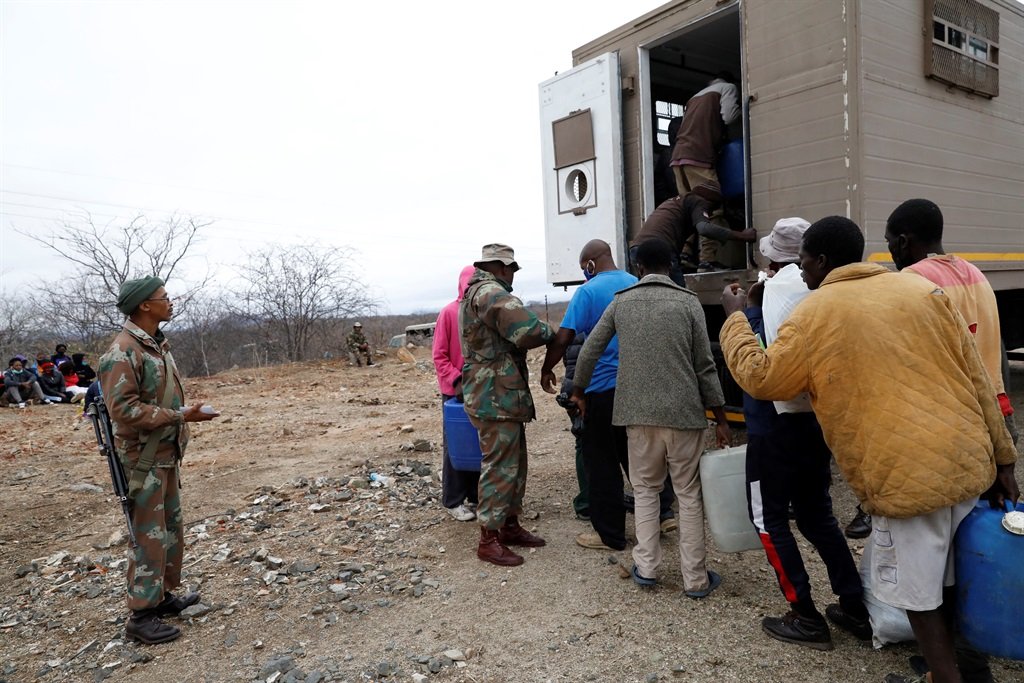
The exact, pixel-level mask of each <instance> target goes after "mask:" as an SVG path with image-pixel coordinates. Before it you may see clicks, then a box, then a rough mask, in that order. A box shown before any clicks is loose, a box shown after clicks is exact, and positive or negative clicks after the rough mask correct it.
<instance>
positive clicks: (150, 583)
mask: <svg viewBox="0 0 1024 683" xmlns="http://www.w3.org/2000/svg"><path fill="white" fill-rule="evenodd" d="M163 285H164V283H163V281H162V280H160V278H157V277H149V278H143V279H140V280H129V281H127V282H125V283H124V284H123V285H121V290H120V295H119V297H118V301H117V307H118V308H119V309H120V310H121V312H122V313H124V314H125V315H127V316H129V319H128V320H127V321H126V322H125V324H124V328H123V329H122V330H121V332H120V333H119V334H118V335H117V337H116V338H115V339H114V341H113V343H112V344H111V345H110V348H109V349H108V350H107V352H106V353H105V354H103V357H102V358H101V359H100V363H99V381H100V385H101V388H102V392H103V400H104V403H106V406H107V410H108V412H109V413H110V419H111V422H113V426H114V437H115V441H116V444H115V445H116V448H117V452H118V456H119V457H120V459H121V464H122V466H123V467H124V469H125V476H126V478H128V479H129V495H130V496H131V498H132V525H133V526H134V528H135V535H136V539H137V547H136V548H134V549H133V551H132V555H131V557H130V559H129V563H128V608H129V609H130V610H131V617H130V618H129V619H128V623H127V624H126V625H125V635H126V636H127V637H128V638H129V639H132V640H137V641H139V642H142V643H147V644H153V643H165V642H168V641H171V640H174V639H175V638H177V637H178V636H179V635H181V631H180V630H179V629H178V628H177V627H175V626H172V625H170V624H167V623H164V622H163V621H161V620H160V617H166V616H176V615H178V614H179V613H180V612H181V611H182V610H183V609H185V608H186V607H188V606H189V605H194V604H195V603H197V602H199V594H198V593H189V594H186V595H182V596H180V597H176V596H175V595H174V594H173V593H171V591H172V590H173V589H175V588H177V587H178V586H179V585H180V584H181V560H182V554H183V551H184V537H183V530H182V517H181V501H180V498H179V495H178V464H179V462H180V461H181V457H182V455H183V454H184V452H185V446H186V444H187V443H188V426H187V425H186V424H185V423H186V422H200V421H205V420H211V419H213V418H214V417H216V414H215V413H208V412H203V411H202V410H201V408H202V403H196V404H194V405H193V406H191V407H190V408H187V409H182V403H183V401H184V392H183V390H182V385H181V379H180V377H179V376H178V372H177V368H176V367H175V365H174V359H173V358H172V357H171V353H170V351H169V350H168V347H167V342H166V341H165V339H164V335H163V333H162V332H161V331H160V329H159V325H160V323H162V322H166V321H168V320H170V319H171V315H172V314H173V312H174V304H173V303H171V299H170V297H168V296H167V291H166V290H165V289H164V286H163ZM168 382H170V383H172V384H171V387H170V388H168ZM151 439H158V442H157V444H156V445H155V447H151V448H149V449H148V450H147V449H146V446H145V444H147V443H148V442H149V441H150V440H151ZM147 458H151V459H152V462H151V463H149V465H148V466H147V464H146V460H147Z"/></svg>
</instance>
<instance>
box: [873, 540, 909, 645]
mask: <svg viewBox="0 0 1024 683" xmlns="http://www.w3.org/2000/svg"><path fill="white" fill-rule="evenodd" d="M874 545H875V543H874V538H873V537H872V538H869V539H868V542H867V543H865V544H864V556H863V557H861V560H860V580H861V583H863V584H864V606H865V607H867V608H868V616H869V617H870V619H871V644H872V645H873V646H874V647H875V649H876V650H877V649H878V648H881V647H883V646H885V645H889V644H891V643H905V642H907V641H909V640H914V631H913V629H911V628H910V620H909V619H908V618H907V612H906V610H902V609H900V608H899V607H893V606H892V605H887V604H886V603H884V602H882V601H881V600H879V599H878V598H876V597H875V594H874V591H873V590H872V586H873V577H872V575H871V552H872V548H873V547H874Z"/></svg>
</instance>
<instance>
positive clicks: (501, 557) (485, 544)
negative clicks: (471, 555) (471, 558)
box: [476, 527, 523, 567]
mask: <svg viewBox="0 0 1024 683" xmlns="http://www.w3.org/2000/svg"><path fill="white" fill-rule="evenodd" d="M476 556H477V557H479V558H480V559H481V560H483V561H484V562H490V563H491V564H496V565H500V566H502V567H518V566H519V565H521V564H522V563H523V558H522V557H520V556H519V555H516V554H515V553H514V552H512V551H511V550H509V549H508V548H506V547H505V546H503V545H502V544H501V541H499V540H498V530H497V529H488V528H487V527H480V543H479V545H477V547H476Z"/></svg>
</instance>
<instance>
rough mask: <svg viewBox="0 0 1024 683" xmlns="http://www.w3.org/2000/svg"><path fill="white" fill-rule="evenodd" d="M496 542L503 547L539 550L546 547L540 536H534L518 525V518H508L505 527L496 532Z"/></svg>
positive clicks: (545, 542)
mask: <svg viewBox="0 0 1024 683" xmlns="http://www.w3.org/2000/svg"><path fill="white" fill-rule="evenodd" d="M498 540H499V541H501V543H502V544H504V545H521V546H525V547H527V548H540V547H542V546H544V545H547V541H545V540H544V539H543V538H541V537H540V536H535V535H534V534H531V533H530V532H529V531H527V530H526V529H524V528H523V527H522V526H520V525H519V518H518V517H509V518H507V519H506V520H505V526H503V527H501V531H499V532H498Z"/></svg>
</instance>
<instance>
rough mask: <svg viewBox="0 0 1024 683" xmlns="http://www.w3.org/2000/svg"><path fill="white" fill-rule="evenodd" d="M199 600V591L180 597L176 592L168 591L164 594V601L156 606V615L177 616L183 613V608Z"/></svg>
mask: <svg viewBox="0 0 1024 683" xmlns="http://www.w3.org/2000/svg"><path fill="white" fill-rule="evenodd" d="M198 602H199V593H185V595H182V596H181V597H180V598H179V597H176V596H175V595H174V593H170V592H168V593H165V594H164V599H163V602H161V603H160V604H159V605H157V606H156V615H157V616H158V617H176V616H178V615H179V614H181V610H183V609H185V608H186V607H191V606H192V605H195V604H196V603H198Z"/></svg>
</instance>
